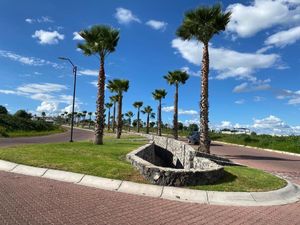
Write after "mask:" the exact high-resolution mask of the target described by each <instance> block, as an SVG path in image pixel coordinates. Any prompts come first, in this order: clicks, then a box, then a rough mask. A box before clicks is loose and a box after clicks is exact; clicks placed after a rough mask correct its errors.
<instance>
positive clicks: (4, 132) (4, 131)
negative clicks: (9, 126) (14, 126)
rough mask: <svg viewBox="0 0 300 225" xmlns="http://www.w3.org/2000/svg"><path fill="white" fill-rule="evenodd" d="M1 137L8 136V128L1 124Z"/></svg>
mask: <svg viewBox="0 0 300 225" xmlns="http://www.w3.org/2000/svg"><path fill="white" fill-rule="evenodd" d="M0 137H8V134H7V133H6V129H5V128H4V127H1V126H0Z"/></svg>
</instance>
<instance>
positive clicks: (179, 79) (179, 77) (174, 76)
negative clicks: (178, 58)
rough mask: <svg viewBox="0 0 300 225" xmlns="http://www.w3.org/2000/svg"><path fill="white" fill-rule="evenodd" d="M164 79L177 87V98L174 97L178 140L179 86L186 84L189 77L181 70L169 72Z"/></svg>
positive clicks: (175, 130)
mask: <svg viewBox="0 0 300 225" xmlns="http://www.w3.org/2000/svg"><path fill="white" fill-rule="evenodd" d="M164 78H165V79H166V80H167V82H168V83H169V84H170V85H175V96H174V116H173V135H174V138H175V139H176V140H177V139H178V87H179V84H185V82H186V81H187V79H189V75H188V74H187V73H186V72H183V71H181V70H175V71H173V72H169V73H168V74H167V75H166V76H164Z"/></svg>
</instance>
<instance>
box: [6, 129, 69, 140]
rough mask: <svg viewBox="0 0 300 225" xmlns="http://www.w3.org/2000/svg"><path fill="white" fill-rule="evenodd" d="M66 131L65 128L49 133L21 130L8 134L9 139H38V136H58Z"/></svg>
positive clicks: (49, 131) (48, 131)
mask: <svg viewBox="0 0 300 225" xmlns="http://www.w3.org/2000/svg"><path fill="white" fill-rule="evenodd" d="M65 131H66V130H65V129H63V128H57V129H54V130H47V131H34V130H32V131H23V130H19V131H11V132H7V135H8V137H10V138H16V137H36V136H46V135H50V134H58V133H62V132H65Z"/></svg>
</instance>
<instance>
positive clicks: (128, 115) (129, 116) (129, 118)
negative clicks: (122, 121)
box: [125, 111, 133, 131]
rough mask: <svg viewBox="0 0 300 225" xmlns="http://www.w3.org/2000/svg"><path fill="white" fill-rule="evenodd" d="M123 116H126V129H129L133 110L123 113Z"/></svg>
mask: <svg viewBox="0 0 300 225" xmlns="http://www.w3.org/2000/svg"><path fill="white" fill-rule="evenodd" d="M125 116H126V117H127V118H128V125H129V126H128V131H130V127H131V118H132V117H133V112H131V111H128V112H127V113H125Z"/></svg>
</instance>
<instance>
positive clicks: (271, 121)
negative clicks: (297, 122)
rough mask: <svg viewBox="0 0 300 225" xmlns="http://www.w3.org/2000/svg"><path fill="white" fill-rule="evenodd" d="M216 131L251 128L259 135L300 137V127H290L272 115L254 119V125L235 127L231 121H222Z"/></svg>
mask: <svg viewBox="0 0 300 225" xmlns="http://www.w3.org/2000/svg"><path fill="white" fill-rule="evenodd" d="M213 127H214V128H215V129H222V128H230V129H232V128H240V127H245V128H249V129H250V130H251V131H254V132H256V133H257V134H271V135H292V134H293V135H300V126H290V125H288V124H286V123H285V122H284V121H282V120H281V119H280V118H278V117H276V116H273V115H270V116H268V117H265V118H262V119H253V124H252V125H248V124H245V125H241V124H238V123H237V124H235V125H233V123H232V122H230V121H222V122H221V124H219V125H216V126H213Z"/></svg>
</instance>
